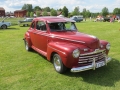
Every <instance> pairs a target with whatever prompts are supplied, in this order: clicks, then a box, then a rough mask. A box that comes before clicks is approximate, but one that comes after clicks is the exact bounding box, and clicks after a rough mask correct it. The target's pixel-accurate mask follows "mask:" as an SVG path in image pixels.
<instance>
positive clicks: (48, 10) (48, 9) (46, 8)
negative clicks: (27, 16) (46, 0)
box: [43, 7, 51, 12]
mask: <svg viewBox="0 0 120 90" xmlns="http://www.w3.org/2000/svg"><path fill="white" fill-rule="evenodd" d="M43 10H44V11H47V12H50V11H51V10H50V8H49V7H45V8H43Z"/></svg>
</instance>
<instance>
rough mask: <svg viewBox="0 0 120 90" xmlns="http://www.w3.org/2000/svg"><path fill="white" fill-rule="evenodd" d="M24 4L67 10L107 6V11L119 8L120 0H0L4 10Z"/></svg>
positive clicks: (14, 8) (96, 9) (96, 8)
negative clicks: (65, 8)
mask: <svg viewBox="0 0 120 90" xmlns="http://www.w3.org/2000/svg"><path fill="white" fill-rule="evenodd" d="M24 4H32V5H33V7H35V6H40V7H42V8H44V7H47V6H48V7H50V8H54V9H60V8H63V7H64V6H66V7H67V8H68V9H69V11H73V10H74V8H75V7H77V6H79V8H80V11H82V10H83V8H86V9H87V10H90V11H91V12H101V10H102V8H104V7H107V8H108V9H109V11H112V10H113V9H114V8H116V7H118V8H120V0H99V1H96V0H4V1H3V0H0V7H3V8H5V10H6V11H15V10H20V9H21V8H22V6H23V5H24Z"/></svg>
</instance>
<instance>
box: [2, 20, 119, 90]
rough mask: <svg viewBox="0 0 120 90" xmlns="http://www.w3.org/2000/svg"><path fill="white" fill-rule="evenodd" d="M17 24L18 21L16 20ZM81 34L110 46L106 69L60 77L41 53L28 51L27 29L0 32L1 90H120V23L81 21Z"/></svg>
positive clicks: (16, 27)
mask: <svg viewBox="0 0 120 90" xmlns="http://www.w3.org/2000/svg"><path fill="white" fill-rule="evenodd" d="M16 21H17V20H16ZM76 25H77V27H78V29H79V31H80V32H84V33H88V34H91V35H95V36H96V37H98V38H99V39H103V40H107V41H109V42H110V43H111V50H110V53H109V56H111V57H112V58H113V60H112V61H111V62H110V63H108V65H107V66H104V67H101V68H98V69H96V70H88V71H84V72H79V73H71V72H69V71H68V72H67V73H65V74H58V73H57V72H56V71H55V70H54V68H53V65H52V63H50V62H48V61H47V60H46V58H44V57H42V56H41V55H40V54H38V53H36V52H34V51H32V52H28V51H26V50H25V47H24V43H23V40H22V39H23V37H24V33H25V32H26V31H27V29H28V27H19V26H18V25H14V26H11V27H9V28H8V29H6V30H2V29H0V90H119V87H120V30H119V29H120V23H118V22H115V23H109V22H90V21H87V22H80V23H76Z"/></svg>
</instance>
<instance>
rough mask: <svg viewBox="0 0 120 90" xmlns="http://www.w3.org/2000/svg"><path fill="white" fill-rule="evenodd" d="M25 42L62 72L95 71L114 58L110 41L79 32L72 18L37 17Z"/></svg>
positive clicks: (27, 48)
mask: <svg viewBox="0 0 120 90" xmlns="http://www.w3.org/2000/svg"><path fill="white" fill-rule="evenodd" d="M24 42H25V48H26V50H27V51H30V50H31V49H33V50H35V51H36V52H38V53H39V54H41V55H43V56H45V57H46V59H47V60H48V61H50V62H52V63H53V66H54V68H55V70H56V71H57V72H58V73H64V72H66V70H67V69H70V71H71V72H81V71H86V70H90V69H93V70H95V69H97V68H100V67H103V66H105V65H107V63H108V62H109V61H111V58H110V57H109V56H108V53H109V50H110V43H109V42H107V41H105V40H99V39H98V38H97V37H95V36H93V35H88V34H84V33H81V32H79V31H78V29H77V27H76V25H75V21H74V20H71V19H69V18H64V17H51V16H48V17H37V18H34V19H33V21H32V23H31V26H30V28H29V29H28V30H27V32H26V33H25V35H24Z"/></svg>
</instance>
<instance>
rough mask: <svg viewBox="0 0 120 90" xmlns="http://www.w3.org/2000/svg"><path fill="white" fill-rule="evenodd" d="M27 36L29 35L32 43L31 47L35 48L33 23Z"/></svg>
mask: <svg viewBox="0 0 120 90" xmlns="http://www.w3.org/2000/svg"><path fill="white" fill-rule="evenodd" d="M28 32H29V35H30V39H31V42H32V46H34V47H36V46H37V45H36V40H35V33H36V27H35V21H34V22H32V24H31V27H30V28H29V31H28Z"/></svg>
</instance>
